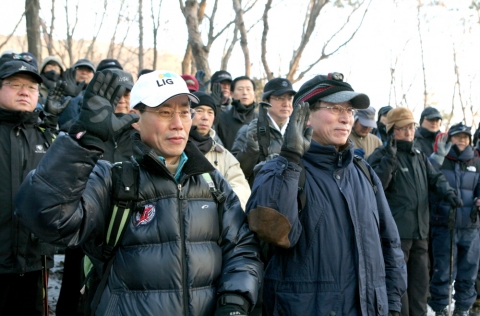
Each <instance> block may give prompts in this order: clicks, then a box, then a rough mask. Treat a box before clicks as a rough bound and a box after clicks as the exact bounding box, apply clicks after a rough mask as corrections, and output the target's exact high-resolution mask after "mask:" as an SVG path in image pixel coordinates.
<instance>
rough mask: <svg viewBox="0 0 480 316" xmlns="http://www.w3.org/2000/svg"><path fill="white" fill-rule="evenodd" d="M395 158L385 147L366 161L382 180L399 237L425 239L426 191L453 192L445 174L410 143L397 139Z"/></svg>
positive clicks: (443, 195)
mask: <svg viewBox="0 0 480 316" xmlns="http://www.w3.org/2000/svg"><path fill="white" fill-rule="evenodd" d="M397 147H398V148H397V155H396V158H395V157H392V156H390V155H389V154H388V153H387V150H386V149H385V146H382V147H379V148H377V149H375V151H374V152H373V154H371V155H370V156H369V157H368V163H369V164H370V165H371V166H372V168H373V170H375V173H376V174H377V175H378V177H379V178H380V180H381V181H382V186H383V189H384V190H385V196H386V197H387V201H388V205H389V206H390V209H391V211H392V214H393V218H394V219H395V222H396V223H397V227H398V232H399V234H400V238H402V239H426V238H427V237H428V228H429V204H428V192H429V190H432V191H433V192H435V193H437V194H438V195H439V196H441V197H443V198H444V199H446V198H447V197H448V196H449V195H451V194H455V193H454V191H453V189H452V188H451V187H450V185H449V184H448V182H447V180H446V179H445V177H444V175H443V174H442V173H441V172H439V171H437V170H435V168H434V167H433V166H432V165H431V164H430V162H429V161H428V159H427V156H426V155H425V154H424V153H422V152H420V151H419V150H418V149H416V148H413V143H412V142H406V141H397Z"/></svg>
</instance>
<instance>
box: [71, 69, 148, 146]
mask: <svg viewBox="0 0 480 316" xmlns="http://www.w3.org/2000/svg"><path fill="white" fill-rule="evenodd" d="M124 92H125V87H123V86H120V85H118V75H117V74H114V73H112V72H111V71H105V72H97V73H96V74H95V76H94V77H93V79H92V81H91V82H90V84H89V85H88V87H87V90H86V91H85V95H84V97H83V103H82V106H81V110H80V114H79V116H78V118H77V120H76V121H75V123H74V124H73V125H72V127H71V128H70V131H69V134H70V135H71V136H72V137H74V138H75V139H77V140H78V141H79V142H80V144H82V145H83V146H85V147H93V148H95V149H99V150H101V151H103V142H105V141H107V140H109V139H112V138H113V137H114V136H115V135H116V134H117V133H119V132H121V131H123V130H125V129H126V128H128V127H129V126H130V125H131V124H132V123H135V122H137V121H138V119H139V117H138V115H136V114H126V115H124V116H122V117H116V116H115V115H114V109H115V106H116V105H117V103H118V101H119V100H120V98H121V97H122V96H123V94H124Z"/></svg>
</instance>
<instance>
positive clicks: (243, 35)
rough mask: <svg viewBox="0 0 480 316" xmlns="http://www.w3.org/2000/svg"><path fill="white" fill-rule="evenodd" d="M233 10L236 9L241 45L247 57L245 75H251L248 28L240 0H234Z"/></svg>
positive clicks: (236, 22) (236, 21)
mask: <svg viewBox="0 0 480 316" xmlns="http://www.w3.org/2000/svg"><path fill="white" fill-rule="evenodd" d="M233 10H234V11H235V25H236V26H237V28H238V31H239V32H240V47H241V48H242V52H243V57H244V58H245V75H247V76H250V73H251V67H252V65H251V62H250V52H249V49H248V39H247V29H246V28H245V22H244V21H243V10H242V6H241V4H240V0H233Z"/></svg>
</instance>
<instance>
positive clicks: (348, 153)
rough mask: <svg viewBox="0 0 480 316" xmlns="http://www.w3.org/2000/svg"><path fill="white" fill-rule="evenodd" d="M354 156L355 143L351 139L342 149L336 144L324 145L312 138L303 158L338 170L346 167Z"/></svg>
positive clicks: (321, 167) (319, 166)
mask: <svg viewBox="0 0 480 316" xmlns="http://www.w3.org/2000/svg"><path fill="white" fill-rule="evenodd" d="M353 156H354V154H353V143H352V142H351V141H350V140H348V144H346V145H344V146H343V147H342V149H340V151H337V150H336V149H335V147H334V146H324V145H321V144H319V143H317V142H316V141H314V140H312V142H311V143H310V149H309V150H308V152H307V153H306V154H305V155H304V156H303V158H304V159H305V160H306V161H308V162H309V163H311V164H313V165H315V166H317V167H318V168H320V169H327V170H336V169H341V168H346V167H347V166H348V165H349V164H350V163H351V162H352V161H353Z"/></svg>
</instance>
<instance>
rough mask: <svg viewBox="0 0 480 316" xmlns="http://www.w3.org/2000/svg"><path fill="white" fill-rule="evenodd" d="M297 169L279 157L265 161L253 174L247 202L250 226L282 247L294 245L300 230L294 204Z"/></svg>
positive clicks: (261, 236) (263, 237)
mask: <svg viewBox="0 0 480 316" xmlns="http://www.w3.org/2000/svg"><path fill="white" fill-rule="evenodd" d="M300 171H301V167H300V166H299V165H297V164H295V163H292V162H288V160H287V159H286V158H284V157H282V156H278V157H277V158H275V159H272V160H270V161H268V162H267V163H265V165H264V167H263V168H262V169H261V170H260V172H259V173H258V174H257V176H256V177H255V182H254V184H253V188H252V195H251V197H250V199H249V201H248V203H247V216H248V223H249V225H250V229H251V230H252V231H254V232H255V233H256V234H257V236H258V237H259V238H260V239H262V240H264V241H266V242H268V243H271V244H274V245H276V246H279V247H282V248H290V247H293V246H295V244H296V243H297V241H298V239H299V237H300V235H301V233H302V226H301V223H300V220H299V216H298V204H297V191H298V179H299V177H300Z"/></svg>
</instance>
